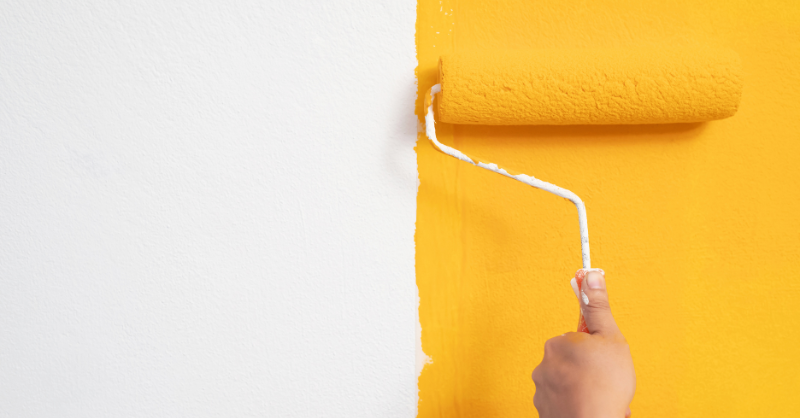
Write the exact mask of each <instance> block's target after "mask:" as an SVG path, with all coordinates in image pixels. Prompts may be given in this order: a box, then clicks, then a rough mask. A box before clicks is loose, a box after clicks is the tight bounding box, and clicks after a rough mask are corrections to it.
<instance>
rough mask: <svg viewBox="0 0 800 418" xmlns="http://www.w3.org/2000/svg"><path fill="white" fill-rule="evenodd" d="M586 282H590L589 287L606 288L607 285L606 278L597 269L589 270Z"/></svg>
mask: <svg viewBox="0 0 800 418" xmlns="http://www.w3.org/2000/svg"><path fill="white" fill-rule="evenodd" d="M586 283H588V284H589V289H604V288H605V287H606V279H605V278H604V277H603V275H602V274H600V272H597V271H591V272H589V274H588V275H587V276H586Z"/></svg>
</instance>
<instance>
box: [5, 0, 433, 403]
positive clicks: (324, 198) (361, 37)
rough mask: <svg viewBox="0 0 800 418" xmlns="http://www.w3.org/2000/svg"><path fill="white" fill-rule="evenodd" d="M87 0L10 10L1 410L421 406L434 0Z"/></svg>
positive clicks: (7, 28) (13, 5)
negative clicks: (419, 80)
mask: <svg viewBox="0 0 800 418" xmlns="http://www.w3.org/2000/svg"><path fill="white" fill-rule="evenodd" d="M81 3H84V5H83V6H78V5H77V3H74V2H73V3H70V2H66V3H52V2H46V3H30V2H23V1H20V2H8V1H7V2H5V3H4V5H3V7H2V10H0V21H2V22H3V23H2V24H0V196H2V197H1V198H0V231H2V233H1V234H2V240H0V347H2V348H0V376H2V379H0V416H3V417H48V416H52V417H56V416H57V417H70V416H81V417H89V416H98V417H99V416H104V417H105V416H119V417H125V416H198V417H199V416H259V417H264V416H267V417H322V416H326V417H378V416H380V417H409V416H413V414H414V408H415V403H416V383H417V381H416V379H417V374H416V371H415V369H414V362H415V351H416V345H417V343H416V342H415V341H416V338H417V337H416V333H417V330H416V322H417V321H416V319H415V318H416V314H417V303H418V302H417V301H418V299H417V291H416V288H415V285H414V278H413V274H414V270H413V262H414V261H413V251H414V243H413V231H414V221H415V213H414V204H415V196H416V191H417V175H416V171H415V169H416V166H415V160H414V158H415V154H414V151H413V146H414V141H415V139H416V137H415V133H416V129H417V122H416V120H415V117H414V114H413V102H414V91H415V90H416V87H415V80H414V73H413V71H414V65H415V58H414V45H413V36H414V35H413V34H414V19H415V16H414V3H412V2H409V1H404V2H396V1H389V2H380V3H376V2H372V1H358V0H351V1H338V2H312V1H300V2H234V3H231V2H213V1H200V2H196V1H192V2H172V1H168V2H161V1H135V2H123V3H124V4H112V3H108V4H106V3H103V2H100V3H96V2H88V3H87V2H81Z"/></svg>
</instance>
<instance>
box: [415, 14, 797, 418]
mask: <svg viewBox="0 0 800 418" xmlns="http://www.w3.org/2000/svg"><path fill="white" fill-rule="evenodd" d="M665 44H669V45H687V46H688V45H694V44H710V45H719V46H725V47H730V48H732V49H734V50H735V51H737V52H738V53H739V55H740V56H741V58H742V62H743V67H744V71H745V79H744V83H745V86H744V94H743V97H742V102H741V106H740V108H739V112H738V114H737V115H736V116H734V117H733V118H731V119H726V120H723V121H716V122H710V123H706V124H691V125H671V126H670V125H659V126H572V127H570V126H567V127H494V126H466V125H462V126H453V125H445V124H441V125H439V126H438V132H437V133H439V134H440V139H441V140H442V142H444V143H446V144H450V145H454V146H455V147H456V148H458V149H461V150H462V151H465V152H467V153H468V154H471V155H475V156H477V157H482V158H483V159H486V160H488V161H492V162H495V163H498V164H500V165H501V166H506V167H508V168H510V169H514V170H515V171H518V172H523V173H527V174H531V175H534V176H536V177H538V178H541V179H543V180H546V181H550V182H553V183H555V184H557V185H560V186H562V187H566V188H569V189H570V190H572V191H574V192H576V193H577V194H578V195H579V196H581V197H582V198H583V199H584V201H585V202H586V206H587V210H588V216H589V231H590V238H591V243H592V256H593V257H592V259H593V266H595V267H601V268H603V269H605V270H606V273H607V278H608V287H609V292H610V295H611V301H612V305H613V306H612V308H613V311H614V314H615V316H616V318H617V321H618V323H619V325H620V327H621V328H622V330H623V332H624V333H625V335H626V337H627V338H628V341H629V342H630V345H631V350H632V352H633V357H634V362H635V365H636V371H637V376H638V387H637V392H636V398H635V399H634V402H633V405H632V407H631V409H632V410H633V413H634V416H639V417H672V416H685V417H690V416H698V417H752V416H767V415H769V416H800V332H798V325H796V322H797V321H798V318H800V277H794V273H795V272H796V271H798V267H800V3H798V2H797V1H796V0H786V1H774V0H771V1H765V2H754V1H737V0H735V1H713V2H711V1H709V2H706V1H685V0H671V1H660V2H656V1H652V0H644V1H642V0H632V1H612V0H600V1H592V2H589V1H552V0H546V1H530V0H505V1H498V0H495V1H490V0H459V1H454V0H441V1H440V0H419V4H418V12H417V50H418V58H419V68H418V71H417V75H418V79H419V95H418V100H417V114H418V115H420V121H421V122H422V115H423V112H422V97H423V94H424V92H425V91H426V90H427V89H428V87H430V86H431V85H432V84H434V83H435V82H436V64H437V60H438V57H439V55H440V54H443V53H446V52H450V51H466V50H470V49H479V48H492V49H536V48H565V47H573V48H574V47H578V48H591V47H600V46H602V47H624V46H629V45H644V46H647V45H650V46H657V45H665ZM417 153H418V163H419V176H420V188H419V195H418V209H417V231H416V245H417V255H416V257H417V258H416V268H417V284H418V286H419V293H420V321H421V324H422V346H423V350H424V351H425V353H426V354H427V355H429V356H430V357H431V358H432V363H430V364H428V365H427V366H426V367H425V369H424V370H423V372H422V375H421V376H420V380H419V389H420V403H419V416H420V417H523V416H525V417H530V416H535V415H536V412H535V409H534V408H533V404H532V398H533V393H534V386H533V383H532V382H531V380H530V373H531V371H532V369H533V368H534V366H535V365H536V364H537V363H538V362H539V361H540V360H541V357H542V345H543V343H544V341H545V340H547V339H548V338H550V337H552V336H555V335H557V334H561V333H563V332H565V331H571V330H573V329H574V327H575V325H576V319H577V305H576V302H575V297H574V295H573V294H572V291H571V290H570V287H569V284H568V281H569V278H570V277H571V276H572V275H573V274H574V272H575V270H576V269H578V268H579V267H580V248H579V239H578V221H577V215H576V212H575V208H574V207H573V206H572V205H571V204H570V203H569V202H567V201H565V200H563V199H560V198H557V197H555V196H552V195H550V194H547V193H545V192H543V191H539V190H536V189H532V188H530V187H527V186H525V185H522V184H520V183H518V182H514V181H512V180H510V179H507V178H504V177H501V176H498V175H496V174H493V173H490V172H488V171H485V170H482V169H479V168H476V167H472V166H469V165H467V164H464V163H461V162H458V161H456V160H454V159H452V158H450V157H447V156H445V155H443V154H440V153H438V152H436V151H435V150H434V149H433V148H432V147H431V145H430V143H429V142H428V141H427V139H426V138H425V137H424V134H420V136H419V142H418V146H417Z"/></svg>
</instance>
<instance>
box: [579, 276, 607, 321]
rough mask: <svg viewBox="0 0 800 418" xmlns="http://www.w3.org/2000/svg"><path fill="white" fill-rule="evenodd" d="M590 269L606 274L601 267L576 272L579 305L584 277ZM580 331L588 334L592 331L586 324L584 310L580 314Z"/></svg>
mask: <svg viewBox="0 0 800 418" xmlns="http://www.w3.org/2000/svg"><path fill="white" fill-rule="evenodd" d="M589 271H599V272H600V273H601V274H603V275H604V276H605V272H604V271H603V270H600V269H580V270H578V271H577V272H576V273H575V282H576V284H577V288H578V291H577V294H576V295H575V296H577V297H578V304H579V305H580V303H581V301H580V298H581V294H582V291H583V279H584V278H586V274H587V273H589ZM578 332H585V333H587V334H589V333H590V332H589V327H587V326H586V319H585V318H584V317H583V312H580V313H579V316H578Z"/></svg>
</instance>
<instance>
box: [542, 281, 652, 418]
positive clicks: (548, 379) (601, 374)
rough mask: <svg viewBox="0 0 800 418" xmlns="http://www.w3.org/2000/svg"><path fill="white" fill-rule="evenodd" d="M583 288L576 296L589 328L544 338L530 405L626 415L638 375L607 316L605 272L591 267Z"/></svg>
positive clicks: (551, 417) (555, 412) (568, 414)
mask: <svg viewBox="0 0 800 418" xmlns="http://www.w3.org/2000/svg"><path fill="white" fill-rule="evenodd" d="M582 290H583V291H582V292H581V294H580V295H578V294H577V292H576V296H578V303H579V304H580V308H581V312H582V313H583V316H584V319H585V320H586V326H587V327H588V329H589V333H588V334H587V333H583V332H569V333H566V334H564V335H561V336H559V337H555V338H551V339H549V340H547V342H546V343H545V344H544V359H542V362H541V364H539V365H538V366H537V367H536V369H534V370H533V375H532V377H533V382H534V383H535V384H536V395H535V396H534V397H533V404H534V406H536V409H537V410H538V411H539V416H540V417H541V418H561V417H564V418H621V417H623V416H624V417H628V416H630V414H631V411H630V409H629V408H628V405H630V403H631V401H632V400H633V394H634V392H635V391H636V374H635V373H634V370H633V359H632V358H631V352H630V349H629V348H628V343H627V342H626V341H625V337H623V335H622V332H621V331H620V330H619V328H618V327H617V323H616V322H615V321H614V317H613V316H612V315H611V308H610V306H609V303H608V293H607V292H606V283H605V277H604V276H603V274H602V273H601V272H598V271H590V272H589V273H588V274H587V276H586V280H585V281H584V283H583V286H582ZM584 295H585V297H584ZM587 300H588V303H586V301H587Z"/></svg>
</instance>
